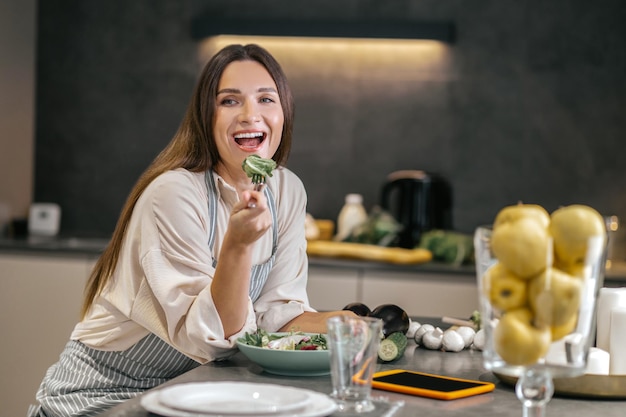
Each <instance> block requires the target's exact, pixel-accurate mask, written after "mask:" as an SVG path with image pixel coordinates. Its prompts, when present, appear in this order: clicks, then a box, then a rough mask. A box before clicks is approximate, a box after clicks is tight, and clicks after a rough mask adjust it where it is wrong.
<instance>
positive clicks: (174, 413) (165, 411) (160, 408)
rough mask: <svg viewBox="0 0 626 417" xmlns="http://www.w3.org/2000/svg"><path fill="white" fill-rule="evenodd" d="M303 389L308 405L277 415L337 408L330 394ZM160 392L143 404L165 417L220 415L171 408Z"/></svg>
mask: <svg viewBox="0 0 626 417" xmlns="http://www.w3.org/2000/svg"><path fill="white" fill-rule="evenodd" d="M302 391H305V392H307V393H308V394H309V401H310V402H309V403H308V405H306V406H305V407H304V408H303V409H301V410H294V411H292V412H288V413H286V414H277V415H276V417H326V416H329V415H331V414H332V413H333V412H334V411H335V410H336V409H337V404H335V402H334V401H333V400H332V399H331V398H330V397H329V396H328V395H325V394H321V393H319V392H315V391H309V390H302ZM159 394H160V392H159V390H157V391H148V392H146V393H145V394H143V395H142V396H141V400H140V402H141V406H142V407H143V408H145V409H146V410H147V411H148V412H150V413H154V414H158V415H160V416H164V417H220V415H219V414H198V413H192V412H188V411H183V410H177V409H174V408H169V407H167V406H166V405H164V404H162V403H161V402H160V401H159ZM224 417H250V415H237V414H228V415H224Z"/></svg>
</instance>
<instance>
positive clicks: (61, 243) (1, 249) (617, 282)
mask: <svg viewBox="0 0 626 417" xmlns="http://www.w3.org/2000/svg"><path fill="white" fill-rule="evenodd" d="M108 241H109V240H108V239H107V238H93V237H35V236H30V237H25V238H20V239H10V238H0V253H26V254H44V255H51V256H52V255H63V256H71V255H90V256H99V255H100V254H101V253H102V251H103V250H104V248H105V247H106V245H107V243H108ZM309 264H310V265H312V266H322V267H330V268H341V269H366V270H380V271H393V272H408V273H416V274H419V273H441V274H448V275H459V276H466V277H467V278H468V279H472V280H473V279H475V278H476V275H475V274H476V272H475V269H474V265H460V266H456V265H448V264H444V263H441V262H427V263H424V264H417V265H396V264H389V263H383V262H373V261H362V260H350V259H339V258H323V257H314V256H310V257H309ZM605 280H606V281H607V286H626V261H617V262H613V263H612V265H611V266H610V268H607V270H606V278H605Z"/></svg>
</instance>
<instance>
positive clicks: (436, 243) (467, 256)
mask: <svg viewBox="0 0 626 417" xmlns="http://www.w3.org/2000/svg"><path fill="white" fill-rule="evenodd" d="M419 247H420V248H422V249H428V250H429V251H431V252H432V254H433V259H435V260H437V261H441V262H445V263H447V264H453V265H461V264H467V263H471V262H473V261H474V243H473V241H472V237H471V236H469V235H465V234H462V233H457V232H450V231H445V230H430V231H428V232H424V233H423V234H422V237H421V239H420V244H419Z"/></svg>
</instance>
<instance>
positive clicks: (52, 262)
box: [0, 253, 96, 417]
mask: <svg viewBox="0 0 626 417" xmlns="http://www.w3.org/2000/svg"><path fill="white" fill-rule="evenodd" d="M95 261H96V257H95V256H88V255H73V256H59V255H53V254H50V255H42V254H36V253H28V254H18V253H0V334H2V355H0V404H1V405H2V406H1V407H0V417H14V416H23V415H25V414H26V410H27V409H28V405H29V404H31V403H32V402H33V401H34V399H35V393H36V391H37V388H38V387H39V383H40V382H41V380H42V378H43V376H44V374H45V372H46V370H47V369H48V367H49V366H50V365H52V364H53V363H55V362H56V361H57V360H58V358H59V354H60V353H61V351H62V350H63V348H64V346H65V344H66V343H67V341H68V339H69V336H70V333H71V331H72V329H73V327H74V325H75V324H76V322H77V321H78V319H79V314H80V306H81V303H82V296H83V289H84V286H85V282H86V281H87V278H88V276H89V273H90V272H91V269H92V268H93V265H94V264H95Z"/></svg>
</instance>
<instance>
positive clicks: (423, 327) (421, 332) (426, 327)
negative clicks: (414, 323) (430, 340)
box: [413, 323, 435, 345]
mask: <svg viewBox="0 0 626 417" xmlns="http://www.w3.org/2000/svg"><path fill="white" fill-rule="evenodd" d="M431 330H435V326H433V325H432V324H428V323H426V324H422V325H421V326H420V327H419V328H418V329H417V330H416V331H415V336H414V337H413V338H414V339H415V343H417V344H418V345H421V344H422V337H423V336H424V334H425V333H426V332H428V331H431Z"/></svg>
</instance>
